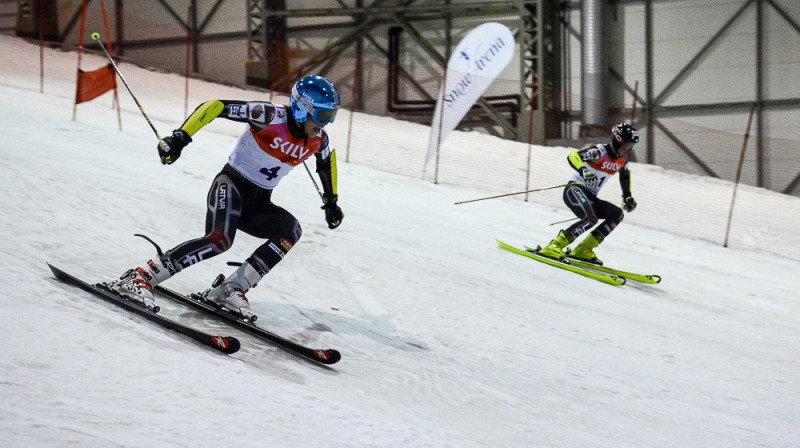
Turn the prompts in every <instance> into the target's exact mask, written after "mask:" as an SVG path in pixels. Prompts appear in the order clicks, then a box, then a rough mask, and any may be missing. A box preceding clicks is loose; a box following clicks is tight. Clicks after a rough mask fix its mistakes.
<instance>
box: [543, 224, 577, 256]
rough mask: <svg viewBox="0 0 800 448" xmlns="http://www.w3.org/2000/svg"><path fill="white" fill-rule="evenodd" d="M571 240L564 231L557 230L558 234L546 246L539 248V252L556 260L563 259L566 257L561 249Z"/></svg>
mask: <svg viewBox="0 0 800 448" xmlns="http://www.w3.org/2000/svg"><path fill="white" fill-rule="evenodd" d="M570 242H571V241H570V240H569V238H567V235H566V234H565V233H564V231H563V230H562V231H560V232H558V236H557V237H555V239H554V240H553V241H550V244H548V245H547V246H545V247H543V248H541V249H539V254H540V255H544V256H545V257H549V258H554V259H556V260H563V259H564V258H566V255H565V254H564V251H563V249H564V248H565V247H567V246H568V245H569V243H570Z"/></svg>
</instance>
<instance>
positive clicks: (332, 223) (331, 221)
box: [321, 194, 344, 229]
mask: <svg viewBox="0 0 800 448" xmlns="http://www.w3.org/2000/svg"><path fill="white" fill-rule="evenodd" d="M337 200H339V197H338V196H336V195H335V194H334V195H332V196H327V197H325V198H324V199H323V201H324V202H325V205H323V206H322V207H321V208H322V209H323V210H325V221H326V222H327V223H328V228H329V229H335V228H337V227H339V224H341V223H342V219H344V213H342V209H341V208H339V206H338V205H336V201H337Z"/></svg>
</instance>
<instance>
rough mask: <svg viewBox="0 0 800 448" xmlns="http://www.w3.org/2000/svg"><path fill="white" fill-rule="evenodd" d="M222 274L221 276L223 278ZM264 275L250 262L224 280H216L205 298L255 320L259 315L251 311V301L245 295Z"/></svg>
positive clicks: (250, 319) (252, 320) (247, 318)
mask: <svg viewBox="0 0 800 448" xmlns="http://www.w3.org/2000/svg"><path fill="white" fill-rule="evenodd" d="M221 277H222V275H220V276H219V278H221ZM261 277H262V275H261V274H260V273H259V272H258V271H256V269H255V268H254V267H253V265H251V264H250V263H249V262H244V263H242V265H241V266H239V268H238V269H237V270H236V271H235V272H234V273H233V274H231V275H229V276H228V278H226V279H225V280H222V282H219V281H216V282H214V283H215V285H214V287H212V288H211V289H210V290H209V291H207V292H206V293H205V295H204V296H205V297H204V298H205V300H207V301H209V302H211V303H213V304H214V305H215V306H217V307H220V308H225V309H227V310H230V311H233V312H234V313H235V314H237V315H239V316H241V317H242V318H244V319H245V320H248V321H250V322H255V321H256V319H258V316H256V315H255V314H253V312H252V311H250V301H248V300H247V297H246V296H245V295H244V293H245V292H247V291H248V290H249V289H250V288H252V287H254V286H255V285H256V282H258V281H259V280H261Z"/></svg>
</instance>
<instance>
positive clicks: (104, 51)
mask: <svg viewBox="0 0 800 448" xmlns="http://www.w3.org/2000/svg"><path fill="white" fill-rule="evenodd" d="M92 39H94V40H95V41H97V43H98V45H100V49H101V50H103V53H105V54H106V57H107V58H108V60H109V61H111V66H112V67H114V71H115V72H117V74H118V75H119V79H121V80H122V83H123V84H125V88H126V89H128V93H130V94H131V97H132V98H133V101H134V102H135V103H136V105H137V106H138V107H139V111H140V112H141V113H142V115H144V119H145V120H147V124H149V125H150V129H152V130H153V133H154V134H156V138H157V139H159V140H161V136H160V135H158V131H157V130H156V127H155V126H153V123H152V122H151V121H150V118H149V117H148V116H147V114H146V113H144V109H143V108H142V105H141V104H139V100H137V99H136V95H134V94H133V92H132V91H131V88H130V86H128V83H127V82H126V81H125V77H124V76H122V73H121V72H120V71H119V68H118V67H117V64H115V63H114V59H112V58H111V55H110V54H108V50H106V47H105V45H103V41H101V40H100V33H97V32H95V33H92Z"/></svg>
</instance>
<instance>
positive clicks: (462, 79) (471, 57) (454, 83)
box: [425, 22, 515, 165]
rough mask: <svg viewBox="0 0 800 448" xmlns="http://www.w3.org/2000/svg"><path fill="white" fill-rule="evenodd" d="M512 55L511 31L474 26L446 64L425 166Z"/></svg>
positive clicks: (495, 26)
mask: <svg viewBox="0 0 800 448" xmlns="http://www.w3.org/2000/svg"><path fill="white" fill-rule="evenodd" d="M514 51H515V49H514V35H513V34H511V30H509V29H508V28H507V27H506V26H505V25H503V24H500V23H495V22H490V23H484V24H483V25H480V26H478V27H477V28H475V29H474V30H472V31H470V32H469V33H468V34H467V35H466V36H464V38H463V39H462V40H461V42H459V43H458V45H457V46H456V49H455V51H453V54H452V55H451V56H450V61H449V62H448V63H447V74H446V76H445V79H444V84H445V85H443V86H442V88H441V89H440V90H439V97H438V101H437V102H436V110H435V111H434V114H433V123H432V124H431V136H430V139H429V140H428V153H427V155H426V157H425V165H427V164H428V162H430V160H431V158H432V157H433V155H434V154H436V152H437V151H438V149H439V145H440V144H441V142H443V141H444V139H445V137H447V134H449V133H450V131H452V130H453V129H455V128H456V126H457V125H458V123H459V122H460V121H461V119H462V118H464V115H466V114H467V111H469V109H470V108H471V107H472V105H473V104H475V101H477V100H478V98H480V97H481V95H482V94H483V92H485V91H486V89H487V88H488V87H489V85H491V84H492V82H493V81H494V79H495V78H496V77H497V75H499V74H500V72H501V71H503V69H504V68H506V66H507V65H508V63H509V62H511V59H513V57H514ZM443 108H444V110H442V109H443ZM440 124H441V126H440ZM440 131H441V138H440V136H439V132H440Z"/></svg>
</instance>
